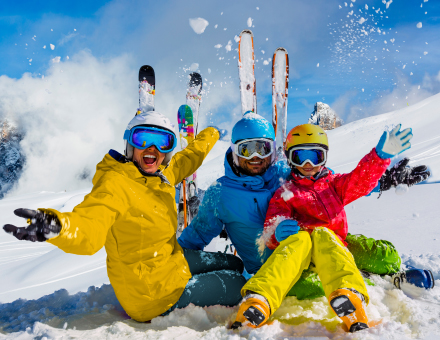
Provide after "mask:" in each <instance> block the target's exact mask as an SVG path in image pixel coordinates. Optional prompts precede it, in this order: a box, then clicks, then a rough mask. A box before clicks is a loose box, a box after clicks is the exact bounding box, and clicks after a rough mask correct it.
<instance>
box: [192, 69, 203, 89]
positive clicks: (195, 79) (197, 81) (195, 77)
mask: <svg viewBox="0 0 440 340" xmlns="http://www.w3.org/2000/svg"><path fill="white" fill-rule="evenodd" d="M199 85H202V76H201V75H200V73H198V72H192V73H190V74H189V86H190V87H192V86H199Z"/></svg>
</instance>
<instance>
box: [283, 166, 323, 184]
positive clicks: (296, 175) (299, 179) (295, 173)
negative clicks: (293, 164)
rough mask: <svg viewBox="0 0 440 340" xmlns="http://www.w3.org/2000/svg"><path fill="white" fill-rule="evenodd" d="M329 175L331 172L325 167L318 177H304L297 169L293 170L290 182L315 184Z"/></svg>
mask: <svg viewBox="0 0 440 340" xmlns="http://www.w3.org/2000/svg"><path fill="white" fill-rule="evenodd" d="M329 173H330V171H329V170H328V169H327V168H326V167H323V168H322V169H321V171H319V172H318V173H317V174H316V175H314V176H311V177H306V176H304V175H302V174H301V173H300V172H299V171H298V170H297V169H296V168H293V170H292V172H291V174H290V176H289V178H288V180H294V181H297V182H300V183H302V184H313V183H315V182H316V181H318V180H319V179H321V178H324V177H326V176H327V175H328V174H329Z"/></svg>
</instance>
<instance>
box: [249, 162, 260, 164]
mask: <svg viewBox="0 0 440 340" xmlns="http://www.w3.org/2000/svg"><path fill="white" fill-rule="evenodd" d="M249 163H250V164H261V162H249Z"/></svg>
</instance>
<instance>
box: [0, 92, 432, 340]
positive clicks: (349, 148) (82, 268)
mask: <svg viewBox="0 0 440 340" xmlns="http://www.w3.org/2000/svg"><path fill="white" fill-rule="evenodd" d="M439 106H440V94H439V95H435V96H433V97H430V98H427V99H425V100H424V101H421V102H419V103H417V104H415V105H412V106H408V107H405V108H404V109H400V110H397V111H393V112H389V113H385V114H381V115H377V116H373V117H369V118H366V119H363V120H359V121H355V122H353V123H350V124H346V125H343V126H341V127H339V128H336V129H334V130H331V131H329V132H328V135H329V144H330V151H329V161H328V166H329V167H331V168H332V169H333V170H335V171H336V172H348V171H351V170H352V169H353V168H354V167H355V166H356V164H357V162H358V161H359V160H360V159H361V158H362V156H363V155H364V154H366V153H367V152H369V151H370V150H371V149H372V148H373V147H374V146H375V145H376V144H377V142H378V140H379V138H380V136H381V134H382V132H383V131H384V129H389V128H390V127H391V126H395V125H397V124H398V123H402V128H407V127H411V128H412V129H413V133H414V138H413V140H412V147H411V149H409V150H407V151H406V152H405V153H404V154H402V155H399V156H398V157H395V158H394V159H393V160H392V164H394V163H396V162H397V161H398V160H400V159H401V158H402V157H405V156H407V157H410V159H411V162H410V165H416V164H426V165H428V166H429V168H430V169H431V171H432V177H431V178H430V179H429V180H428V181H427V182H428V183H430V184H420V185H416V186H413V187H410V188H407V192H406V193H405V194H403V195H396V193H395V191H394V190H390V191H388V192H385V193H383V194H382V196H381V197H380V199H377V196H378V195H377V194H372V195H371V196H369V197H364V198H361V199H359V200H357V201H356V202H354V203H352V204H350V205H348V206H347V207H346V212H347V217H348V224H349V231H350V232H351V233H353V234H357V233H362V234H364V235H366V236H369V237H374V238H377V239H386V240H389V241H391V242H392V243H393V244H394V245H395V246H396V248H397V249H398V251H399V253H400V254H401V257H402V262H403V264H404V265H405V266H414V267H417V268H424V269H429V270H431V271H432V273H433V275H434V278H435V279H436V280H440V251H439V242H440V230H439V228H438V202H439V201H440V194H439V192H440V136H439V135H438V126H439V125H440V116H439V115H438V107H439ZM229 146H230V142H228V141H219V142H218V143H217V144H216V145H215V146H214V148H213V150H212V151H211V153H210V154H209V155H208V157H207V158H206V159H205V161H204V163H203V165H202V167H201V169H200V170H199V172H198V179H199V184H200V187H201V188H204V189H206V188H207V187H208V186H209V185H210V184H211V183H213V182H214V181H215V179H217V178H218V177H220V176H221V175H223V173H224V169H223V161H224V153H225V151H226V150H227V148H228V147H229ZM90 189H91V188H86V189H83V190H77V191H71V192H34V193H26V194H21V195H16V196H10V197H8V198H5V199H3V200H0V224H1V225H3V224H5V223H11V224H16V225H20V226H21V225H23V224H24V223H23V220H22V219H20V218H18V217H16V216H15V215H13V210H14V209H16V208H21V207H27V208H34V209H35V208H38V207H48V208H55V209H58V210H61V211H71V210H72V209H73V207H74V206H75V205H77V204H78V203H80V202H81V201H82V199H83V197H84V195H86V194H87V193H88V192H89V191H90ZM397 191H400V189H398V190H397ZM208 249H209V250H211V251H217V250H224V249H225V241H224V240H219V239H214V240H213V242H212V243H211V244H210V245H209V248H208ZM105 258H106V255H105V251H104V249H102V250H101V251H100V252H98V253H97V254H95V255H93V256H76V255H72V254H66V253H63V252H62V251H60V250H58V249H57V248H55V247H53V246H52V245H50V244H46V243H42V244H41V243H30V242H20V241H17V240H15V239H14V238H13V237H11V236H10V235H8V234H6V233H0V301H1V304H0V327H1V328H2V332H0V339H35V338H37V339H62V338H64V339H66V338H81V339H141V338H142V339H158V338H163V339H171V338H179V339H217V338H221V339H242V338H244V339H256V340H258V339H268V338H270V339H284V338H294V337H299V338H302V339H309V338H311V339H325V338H332V339H354V338H356V339H384V338H387V339H436V338H438V336H439V335H440V287H439V286H438V285H437V286H436V287H434V289H432V290H429V291H427V290H423V289H419V288H416V287H414V286H411V285H408V284H403V285H402V290H397V289H395V288H394V287H393V285H392V283H391V278H389V277H384V278H381V277H378V276H375V275H373V276H372V281H373V282H374V283H375V286H368V292H369V295H370V299H371V302H370V304H369V305H368V307H367V313H368V315H369V316H370V319H371V320H375V321H378V322H379V321H380V322H379V323H378V325H377V326H375V327H374V328H371V329H369V330H364V331H362V332H361V333H358V334H354V335H351V334H347V333H345V331H344V330H343V329H342V327H341V323H340V321H339V319H338V318H336V317H335V316H334V315H333V314H332V313H331V311H330V308H329V306H328V302H327V301H326V299H325V298H323V297H322V298H318V299H315V300H303V301H298V300H297V299H296V298H295V297H288V298H286V299H285V301H284V302H283V304H282V305H281V307H280V308H279V309H278V310H277V311H276V313H275V314H274V316H273V317H272V321H273V323H271V324H269V325H266V326H263V327H262V328H260V329H251V328H247V327H243V328H241V329H240V330H238V331H233V330H230V329H228V328H227V327H226V326H228V325H230V324H231V323H232V322H233V320H234V317H235V313H236V311H237V307H235V308H227V307H221V306H212V307H205V308H200V307H195V306H193V305H190V306H188V307H186V308H184V309H181V310H175V311H173V312H172V313H170V314H169V315H167V316H164V317H157V318H155V319H153V320H152V322H151V323H137V322H135V321H132V320H130V319H128V318H127V316H126V315H125V313H123V311H122V310H121V308H120V305H119V303H118V302H117V301H116V300H115V298H114V293H113V291H112V289H111V286H109V285H108V277H107V273H106V268H105ZM91 286H95V287H99V288H95V287H91ZM89 287H91V288H89ZM25 300H28V301H25ZM11 332H12V333H11Z"/></svg>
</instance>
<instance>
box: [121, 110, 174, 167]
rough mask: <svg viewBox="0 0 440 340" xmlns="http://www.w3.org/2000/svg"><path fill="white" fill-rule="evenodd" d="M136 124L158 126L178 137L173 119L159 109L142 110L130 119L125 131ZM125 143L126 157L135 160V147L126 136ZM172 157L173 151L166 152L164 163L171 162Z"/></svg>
mask: <svg viewBox="0 0 440 340" xmlns="http://www.w3.org/2000/svg"><path fill="white" fill-rule="evenodd" d="M135 126H151V127H158V128H161V129H164V130H167V131H170V132H171V133H172V134H173V135H174V138H177V137H176V131H175V128H174V125H173V123H171V121H170V120H169V119H168V118H167V117H165V116H164V115H163V114H161V113H159V112H157V111H148V112H142V113H140V114H138V115H136V116H134V118H133V119H132V120H130V123H128V125H127V128H126V129H125V131H130V130H131V129H132V128H134V127H135ZM124 136H125V133H124ZM124 143H125V151H124V153H125V157H126V158H127V159H129V160H133V150H134V147H133V146H132V145H131V144H130V143H128V141H127V139H125V137H124ZM171 157H173V152H168V153H166V154H165V159H164V160H163V162H162V164H164V165H167V164H168V163H169V162H170V160H171Z"/></svg>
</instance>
